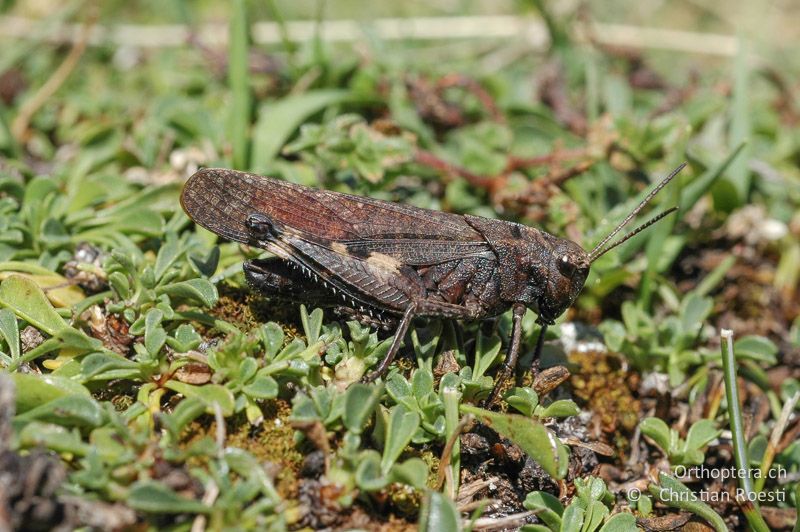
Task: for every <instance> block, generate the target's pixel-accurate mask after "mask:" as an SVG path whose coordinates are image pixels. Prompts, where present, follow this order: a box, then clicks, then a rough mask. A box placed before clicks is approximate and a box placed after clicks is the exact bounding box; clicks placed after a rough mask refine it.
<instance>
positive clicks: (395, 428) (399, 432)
mask: <svg viewBox="0 0 800 532" xmlns="http://www.w3.org/2000/svg"><path fill="white" fill-rule="evenodd" d="M419 425H420V418H419V414H417V413H416V412H411V411H410V410H408V409H407V408H406V407H405V406H403V405H395V406H394V407H392V410H391V413H390V414H389V423H388V425H387V426H386V443H385V445H384V448H383V457H382V459H381V471H382V472H383V474H384V475H387V474H388V473H389V470H390V469H391V468H392V465H393V464H394V463H395V462H396V461H397V458H398V457H399V456H400V454H401V453H402V452H403V450H404V449H405V448H406V445H408V444H409V442H410V441H411V438H412V437H413V436H414V433H415V432H416V431H417V429H418V428H419Z"/></svg>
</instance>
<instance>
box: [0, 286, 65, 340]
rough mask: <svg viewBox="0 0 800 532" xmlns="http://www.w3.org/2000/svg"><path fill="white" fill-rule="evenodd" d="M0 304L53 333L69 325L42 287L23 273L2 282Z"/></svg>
mask: <svg viewBox="0 0 800 532" xmlns="http://www.w3.org/2000/svg"><path fill="white" fill-rule="evenodd" d="M0 305H2V306H4V307H8V308H9V309H11V310H12V311H13V312H14V314H16V315H17V316H18V317H19V318H21V319H23V320H25V321H26V322H28V323H30V324H31V325H33V326H34V327H36V328H37V329H41V330H42V331H44V332H46V333H48V334H51V335H54V334H56V333H57V332H59V331H60V330H62V329H64V328H66V327H67V326H68V325H67V324H66V322H65V321H64V320H63V319H62V318H61V316H59V314H58V312H56V309H54V308H53V305H52V304H51V303H50V301H49V300H48V299H47V296H45V295H44V292H42V289H41V288H39V286H38V285H37V284H36V283H35V282H33V281H32V280H30V279H28V278H26V277H22V276H21V275H11V276H10V277H8V278H7V279H6V280H5V281H3V282H2V283H0Z"/></svg>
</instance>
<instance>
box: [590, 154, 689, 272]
mask: <svg viewBox="0 0 800 532" xmlns="http://www.w3.org/2000/svg"><path fill="white" fill-rule="evenodd" d="M685 166H686V163H681V164H680V166H678V167H677V168H676V169H675V170H673V171H672V172H670V174H669V175H668V176H667V177H665V178H664V179H662V180H661V182H660V183H659V184H658V185H656V188H654V189H653V190H651V191H650V193H649V194H647V196H645V198H644V199H643V200H642V201H641V202H640V203H639V205H637V206H636V208H635V209H633V210H632V211H631V213H630V214H629V215H628V216H626V217H625V219H624V220H622V222H621V223H620V224H619V225H618V226H617V227H615V228H614V230H613V231H611V232H610V233H609V234H608V236H606V237H605V238H604V239H603V240H601V241H600V243H599V244H597V245H596V246H595V247H594V249H592V251H590V252H589V262H590V263H591V262H594V261H595V260H597V259H599V258H600V257H602V256H603V255H605V254H606V253H608V252H609V251H611V250H612V249H614V248H615V247H617V246H619V245H620V244H622V243H623V242H625V241H626V240H628V239H630V238H632V237H634V236H635V235H637V234H639V233H640V232H642V231H643V230H645V229H647V228H648V227H650V226H651V225H653V224H654V223H656V222H657V221H659V220H660V219H662V218H663V217H665V216H667V215H668V214H670V213H673V212H675V211H676V210H678V208H677V207H672V208H670V209H667V210H666V211H664V212H662V213H661V214H659V215H657V216H655V217H654V218H652V219H650V220H649V221H647V222H645V223H644V224H642V225H640V226H639V227H637V228H636V229H634V230H633V231H631V232H630V233H628V234H627V235H625V236H624V237H622V238H620V239H619V240H617V241H616V242H614V243H613V244H611V245H610V246H608V247H606V244H608V242H609V241H610V240H611V239H612V238H614V236H615V235H616V234H617V233H619V232H620V231H621V230H622V228H623V227H625V226H626V225H628V222H630V221H631V220H633V219H634V218H635V217H636V215H637V214H639V211H641V210H642V209H644V207H645V206H646V205H647V204H648V203H650V200H652V199H653V198H654V197H655V195H656V194H658V193H659V192H660V191H661V189H662V188H664V187H665V186H667V185H668V184H669V182H670V181H672V178H673V177H675V176H676V175H678V173H679V172H680V171H681V170H683V169H684V167H685Z"/></svg>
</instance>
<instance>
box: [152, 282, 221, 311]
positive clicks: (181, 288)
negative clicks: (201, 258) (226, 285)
mask: <svg viewBox="0 0 800 532" xmlns="http://www.w3.org/2000/svg"><path fill="white" fill-rule="evenodd" d="M156 294H158V295H161V294H167V295H168V296H170V297H171V298H179V299H189V300H193V301H196V302H198V303H200V304H201V305H203V306H205V307H213V306H214V305H215V304H216V303H217V299H218V298H219V294H218V293H217V287H216V286H214V285H213V284H211V282H210V281H208V280H206V279H189V280H188V281H180V282H177V283H171V284H168V285H165V286H159V287H157V288H156Z"/></svg>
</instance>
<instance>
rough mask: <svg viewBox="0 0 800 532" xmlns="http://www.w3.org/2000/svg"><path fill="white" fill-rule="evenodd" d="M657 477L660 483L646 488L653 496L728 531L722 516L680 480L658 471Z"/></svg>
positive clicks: (720, 530) (718, 529)
mask: <svg viewBox="0 0 800 532" xmlns="http://www.w3.org/2000/svg"><path fill="white" fill-rule="evenodd" d="M658 479H659V483H660V484H661V485H660V486H658V485H655V484H650V486H649V488H648V489H649V490H650V493H651V494H652V495H653V496H654V497H656V498H657V499H659V500H660V501H661V502H663V503H664V504H666V505H667V506H672V507H673V508H679V509H681V510H688V511H690V512H692V513H694V514H696V515H699V516H700V517H702V518H703V519H705V520H706V521H708V523H709V524H710V525H711V526H713V527H714V529H715V530H716V531H717V532H727V531H728V527H727V526H726V525H725V521H723V519H722V517H720V515H719V514H718V513H717V512H715V511H714V510H713V509H712V508H711V507H710V506H709V505H708V504H706V503H704V502H703V501H702V500H701V499H700V497H699V496H698V495H696V494H695V493H694V492H693V491H692V490H690V489H689V488H687V487H686V486H685V485H683V483H682V482H680V481H679V480H676V479H674V478H672V477H670V476H669V475H665V474H664V473H659V475H658Z"/></svg>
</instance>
